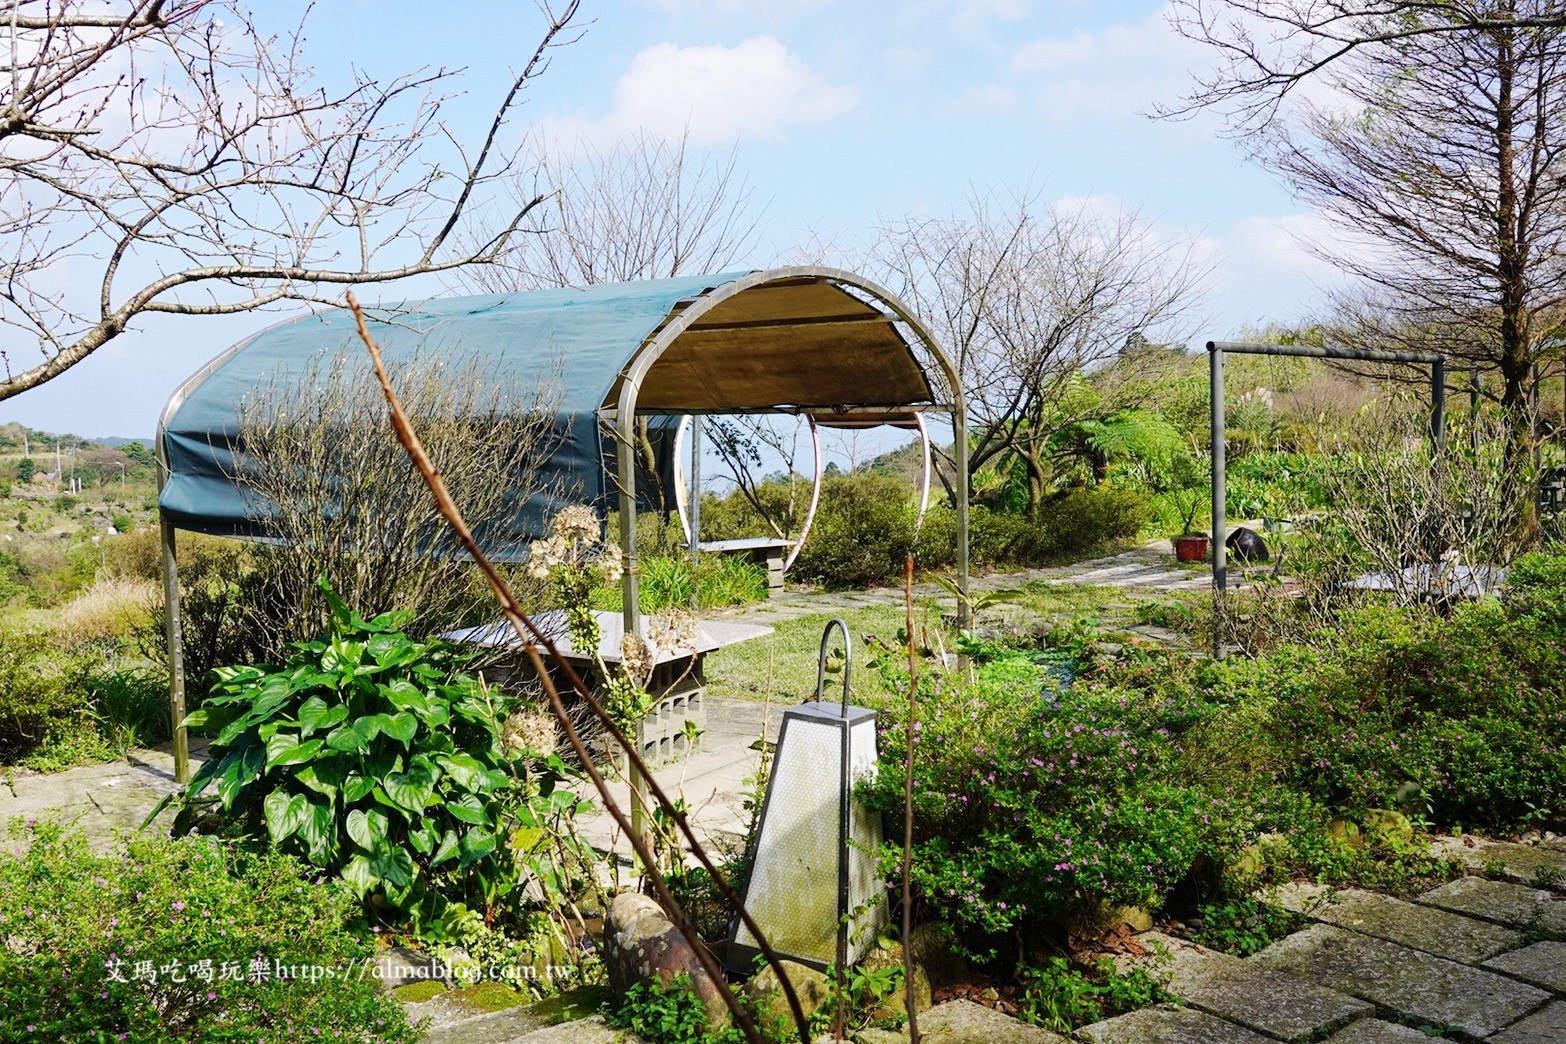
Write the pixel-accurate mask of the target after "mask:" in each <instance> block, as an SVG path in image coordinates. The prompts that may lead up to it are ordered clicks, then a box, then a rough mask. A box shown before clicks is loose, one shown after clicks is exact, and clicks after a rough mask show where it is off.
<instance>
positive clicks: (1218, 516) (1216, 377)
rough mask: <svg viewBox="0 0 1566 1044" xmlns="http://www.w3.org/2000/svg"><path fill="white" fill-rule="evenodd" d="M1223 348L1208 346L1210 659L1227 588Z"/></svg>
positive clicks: (1219, 643) (1220, 648) (1217, 646)
mask: <svg viewBox="0 0 1566 1044" xmlns="http://www.w3.org/2000/svg"><path fill="white" fill-rule="evenodd" d="M1223 352H1224V350H1223V347H1222V346H1220V345H1216V344H1212V343H1209V344H1208V346H1207V371H1208V396H1209V399H1210V407H1209V414H1210V416H1211V426H1212V430H1211V433H1210V434H1211V437H1212V444H1211V449H1212V486H1213V518H1212V539H1213V655H1214V656H1216V657H1217V658H1218V659H1220V660H1221V659H1223V658H1224V651H1225V650H1224V645H1225V639H1224V634H1223V609H1224V606H1223V599H1224V591H1225V589H1226V588H1227V587H1228V586H1229V565H1228V561H1227V554H1228V548H1227V547H1226V546H1225V544H1224V536H1225V532H1224V531H1225V530H1226V529H1227V528H1228V520H1227V519H1226V518H1225V517H1224V507H1225V505H1224V500H1225V497H1226V495H1227V494H1226V490H1225V484H1226V483H1225V479H1226V462H1225V460H1224V411H1223Z"/></svg>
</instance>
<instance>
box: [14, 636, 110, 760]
mask: <svg viewBox="0 0 1566 1044" xmlns="http://www.w3.org/2000/svg"><path fill="white" fill-rule="evenodd" d="M85 674H86V665H85V664H84V663H83V662H82V659H81V657H80V656H79V655H77V654H76V653H75V652H73V651H71V650H68V649H63V648H60V647H59V645H58V644H57V643H56V642H55V641H54V638H53V636H52V635H50V634H49V633H48V632H47V631H42V630H28V629H23V628H20V627H16V626H10V625H8V626H4V627H0V763H9V762H14V761H18V760H20V759H22V758H23V757H25V756H26V755H28V754H30V753H32V752H33V751H35V750H37V749H38V748H40V747H45V746H47V745H49V744H51V743H58V742H61V741H63V740H65V739H66V738H68V737H74V736H78V735H80V734H81V733H83V732H87V733H90V732H91V731H92V719H91V712H90V711H89V709H88V706H87V702H86V700H84V699H83V694H82V682H83V678H84V676H85Z"/></svg>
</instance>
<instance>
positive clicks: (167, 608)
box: [158, 519, 190, 783]
mask: <svg viewBox="0 0 1566 1044" xmlns="http://www.w3.org/2000/svg"><path fill="white" fill-rule="evenodd" d="M158 531H159V535H160V536H161V537H162V544H163V607H164V608H163V638H164V641H165V642H166V643H167V645H168V653H169V719H170V722H171V725H172V733H173V739H174V782H176V783H189V782H190V736H189V734H188V733H187V732H186V731H185V629H184V626H183V621H182V620H181V619H180V601H179V563H178V560H177V559H176V557H175V554H174V526H173V525H172V524H171V523H169V522H167V521H164V520H162V519H160V520H159V521H158Z"/></svg>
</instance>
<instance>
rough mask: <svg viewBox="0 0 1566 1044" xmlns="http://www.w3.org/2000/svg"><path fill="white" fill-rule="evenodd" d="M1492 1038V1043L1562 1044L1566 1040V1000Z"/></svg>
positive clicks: (1536, 1013) (1557, 1002)
mask: <svg viewBox="0 0 1566 1044" xmlns="http://www.w3.org/2000/svg"><path fill="white" fill-rule="evenodd" d="M1490 1040H1491V1042H1492V1044H1560V1041H1562V1040H1566V1001H1556V1002H1555V1003H1554V1004H1551V1005H1550V1006H1549V1007H1547V1008H1545V1009H1544V1010H1543V1011H1538V1012H1535V1013H1534V1014H1532V1015H1530V1016H1528V1017H1527V1018H1526V1019H1523V1020H1522V1021H1521V1022H1518V1023H1515V1024H1513V1025H1511V1026H1508V1027H1507V1028H1506V1029H1505V1030H1504V1031H1502V1032H1501V1033H1497V1034H1496V1035H1495V1036H1493V1037H1491V1038H1490Z"/></svg>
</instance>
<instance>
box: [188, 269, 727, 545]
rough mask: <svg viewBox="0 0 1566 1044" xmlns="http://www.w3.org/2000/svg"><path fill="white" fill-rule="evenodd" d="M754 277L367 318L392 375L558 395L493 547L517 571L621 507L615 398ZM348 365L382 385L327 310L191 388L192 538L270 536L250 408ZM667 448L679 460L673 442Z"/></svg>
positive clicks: (536, 296) (499, 298)
mask: <svg viewBox="0 0 1566 1044" xmlns="http://www.w3.org/2000/svg"><path fill="white" fill-rule="evenodd" d="M745 274H746V273H744V272H731V273H724V274H720V275H704V276H687V277H677V278H674V279H654V280H644V281H641V282H635V283H616V284H605V285H600V286H594V287H589V288H587V289H584V290H575V289H568V290H538V291H532V292H529V293H521V294H496V295H485V296H480V297H450V298H434V299H430V300H428V301H424V302H420V303H417V304H413V305H407V306H397V307H395V308H382V309H366V310H365V311H366V315H367V317H377V316H378V317H380V318H378V319H376V318H372V319H371V321H370V323H369V327H370V334H371V336H372V337H373V338H374V339H375V342H376V343H377V344H378V345H380V347H381V348H382V350H383V353H384V355H385V357H386V359H387V361H388V362H396V361H400V360H407V359H410V358H413V357H415V356H417V357H418V358H420V359H429V358H432V357H440V358H450V359H451V360H453V361H454V362H460V361H463V360H470V359H471V360H473V361H475V362H476V363H478V364H479V365H482V366H485V367H488V368H490V369H489V370H488V372H492V373H498V374H500V375H502V376H504V377H505V378H506V379H508V380H510V381H512V382H513V383H514V386H516V387H518V388H523V389H530V388H532V387H534V386H536V385H537V383H538V382H540V381H549V382H551V383H552V384H554V385H555V386H556V387H558V389H559V394H558V395H557V396H555V397H554V400H553V401H554V403H555V405H556V408H557V410H558V415H557V417H556V423H555V434H554V438H553V439H552V440H551V441H552V445H551V446H550V447H549V448H548V450H547V458H546V459H545V460H543V461H541V462H540V463H539V467H538V471H537V476H536V480H537V484H538V488H536V489H532V490H519V491H514V494H513V495H514V501H515V504H516V507H515V510H514V514H513V517H512V518H511V520H510V525H509V527H508V526H498V527H496V528H495V529H493V530H492V531H491V532H489V533H487V534H485V539H484V540H483V542H484V543H485V545H486V550H489V551H491V552H494V553H497V554H499V555H501V556H502V557H505V558H514V557H518V556H519V554H520V553H521V550H522V547H523V545H524V543H525V542H526V541H529V540H533V539H537V538H538V537H540V536H542V535H544V530H545V527H546V526H547V525H548V522H549V520H550V519H551V518H552V517H553V516H554V514H555V512H556V511H557V510H559V508H560V507H562V506H564V505H565V504H569V503H577V504H581V503H586V504H591V505H594V506H595V507H597V508H598V509H599V513H600V516H602V515H603V514H604V512H605V511H606V510H608V509H610V508H612V507H613V504H612V503H611V494H612V492H613V490H614V481H613V477H612V476H613V470H612V469H613V467H614V463H613V441H612V438H610V437H609V436H608V435H607V434H606V433H605V432H603V431H601V430H600V423H599V420H598V415H597V413H598V410H599V408H600V407H601V406H602V405H603V403H604V399H605V397H606V396H607V395H608V394H609V390H610V388H611V386H612V385H613V384H614V382H615V379H616V378H617V377H618V376H619V374H620V372H621V371H622V370H623V369H624V368H625V366H626V364H627V363H628V362H629V361H630V360H631V358H632V356H633V355H634V354H635V353H636V351H637V349H639V348H640V347H641V346H642V344H643V343H644V342H645V341H646V339H647V337H648V336H649V335H650V334H651V333H652V332H653V330H655V329H656V328H657V327H658V325H659V324H660V323H661V322H662V321H663V320H664V318H665V317H666V316H667V315H668V314H669V312H670V311H671V310H672V309H673V308H674V306H675V304H676V303H677V302H680V301H682V300H686V299H689V298H695V297H698V296H700V295H701V294H703V293H704V292H705V291H707V290H710V289H712V288H715V287H718V286H721V285H723V284H725V283H728V282H732V281H733V280H735V279H738V278H739V277H741V276H742V275H745ZM339 354H341V355H342V357H343V360H344V363H345V365H347V366H352V367H359V368H362V370H363V377H364V379H365V380H373V377H372V376H371V374H370V373H369V365H370V363H369V356H368V353H367V352H366V351H365V348H364V345H363V344H362V343H361V342H360V341H359V338H358V334H357V331H356V330H355V326H354V320H353V316H352V314H351V313H349V312H348V311H346V310H344V309H337V310H330V311H321V312H317V313H315V314H312V315H309V316H304V317H302V318H299V319H296V320H293V321H291V322H286V323H282V324H280V325H278V326H274V327H272V328H271V329H268V330H264V331H262V332H261V333H259V334H256V335H255V336H254V337H252V338H250V339H249V340H248V341H246V342H243V343H241V344H240V345H239V347H238V348H237V349H236V350H235V351H233V353H232V354H230V355H229V356H228V357H227V358H226V359H224V360H222V361H221V362H220V363H218V364H217V365H216V366H215V368H213V369H212V372H211V373H210V374H209V375H207V376H206V377H205V379H202V380H199V381H192V382H190V384H189V385H188V387H187V389H186V392H185V397H184V400H183V401H182V402H180V403H178V405H177V407H176V408H175V409H174V411H173V413H172V414H171V415H170V416H169V417H168V419H167V422H166V425H165V427H164V430H163V446H164V451H165V454H166V459H167V461H168V466H169V476H168V479H167V481H166V483H165V484H164V487H163V491H162V494H161V495H160V497H159V500H158V506H159V509H160V510H161V511H162V512H163V515H164V517H165V518H166V519H167V520H169V521H171V522H172V523H173V524H174V525H175V526H176V527H178V528H180V529H187V530H194V531H197V532H202V533H212V534H216V535H220V536H251V537H258V536H261V537H264V536H265V535H266V531H265V526H264V524H263V522H262V519H264V518H265V517H266V514H267V512H266V509H265V507H264V506H261V505H258V504H257V502H256V500H257V498H256V497H255V496H254V495H252V494H247V492H246V489H245V485H246V479H245V475H246V470H247V467H248V466H249V465H248V463H247V462H246V460H245V457H244V452H243V447H242V446H241V445H240V440H239V437H238V416H239V411H240V404H241V402H242V401H244V400H245V398H246V396H247V395H249V396H254V394H255V393H256V392H257V390H258V389H261V388H265V387H268V386H272V385H277V384H278V383H279V380H280V378H281V379H282V380H285V381H286V380H287V379H289V378H290V377H294V378H297V377H299V376H302V375H304V374H308V373H311V372H312V371H314V372H318V373H322V374H324V373H326V372H329V369H330V368H329V367H323V366H320V365H319V364H320V363H321V361H322V360H330V359H331V358H332V357H334V356H337V355H339ZM284 386H286V385H284ZM662 427H663V430H664V431H668V430H670V428H669V427H668V426H662ZM661 441H662V443H663V446H664V451H665V455H667V450H668V448H669V447H668V443H669V442H670V441H672V440H667V439H665V440H661ZM606 453H607V454H608V456H607V458H606ZM606 466H607V468H608V469H609V470H608V471H606ZM546 490H547V492H545V491H546Z"/></svg>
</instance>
